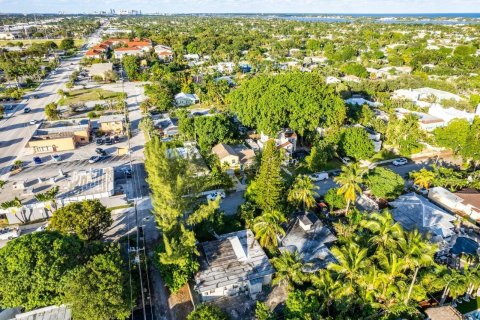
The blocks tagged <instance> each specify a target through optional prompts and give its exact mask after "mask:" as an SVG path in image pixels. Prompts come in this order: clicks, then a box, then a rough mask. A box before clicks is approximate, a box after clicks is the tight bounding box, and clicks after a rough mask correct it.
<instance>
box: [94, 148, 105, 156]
mask: <svg viewBox="0 0 480 320" xmlns="http://www.w3.org/2000/svg"><path fill="white" fill-rule="evenodd" d="M95 152H96V153H97V154H99V155H101V156H106V155H107V153H106V152H105V150H103V149H102V148H97V149H95Z"/></svg>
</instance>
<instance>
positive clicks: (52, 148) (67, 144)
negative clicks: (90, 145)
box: [28, 137, 88, 153]
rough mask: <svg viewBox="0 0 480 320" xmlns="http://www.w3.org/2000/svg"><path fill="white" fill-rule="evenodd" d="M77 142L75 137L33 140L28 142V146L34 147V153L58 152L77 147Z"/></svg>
mask: <svg viewBox="0 0 480 320" xmlns="http://www.w3.org/2000/svg"><path fill="white" fill-rule="evenodd" d="M75 142H76V141H75V137H68V138H59V139H46V140H33V141H29V142H28V147H29V148H32V149H33V152H34V153H48V152H58V151H67V150H73V149H75ZM87 142H88V140H87Z"/></svg>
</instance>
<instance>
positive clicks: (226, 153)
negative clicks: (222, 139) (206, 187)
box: [212, 143, 240, 168]
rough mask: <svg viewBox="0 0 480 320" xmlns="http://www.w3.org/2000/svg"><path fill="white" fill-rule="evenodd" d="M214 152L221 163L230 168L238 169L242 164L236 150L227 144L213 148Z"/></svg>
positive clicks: (220, 144)
mask: <svg viewBox="0 0 480 320" xmlns="http://www.w3.org/2000/svg"><path fill="white" fill-rule="evenodd" d="M212 152H213V153H214V154H215V155H216V156H217V157H218V159H219V160H220V163H221V164H222V165H223V164H228V166H229V167H230V168H235V167H238V166H239V164H240V157H239V156H238V155H237V153H236V152H235V150H233V148H232V147H231V146H229V145H227V144H224V143H219V144H217V145H216V146H214V147H213V149H212Z"/></svg>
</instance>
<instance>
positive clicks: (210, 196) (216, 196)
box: [207, 191, 225, 201]
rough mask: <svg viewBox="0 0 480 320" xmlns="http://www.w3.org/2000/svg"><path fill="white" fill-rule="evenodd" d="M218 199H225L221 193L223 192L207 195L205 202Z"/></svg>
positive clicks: (223, 193)
mask: <svg viewBox="0 0 480 320" xmlns="http://www.w3.org/2000/svg"><path fill="white" fill-rule="evenodd" d="M218 197H220V199H225V192H223V191H218V192H212V193H209V194H208V195H207V200H208V201H214V200H216V199H217V198H218Z"/></svg>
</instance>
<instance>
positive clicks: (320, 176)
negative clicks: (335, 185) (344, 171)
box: [308, 172, 328, 181]
mask: <svg viewBox="0 0 480 320" xmlns="http://www.w3.org/2000/svg"><path fill="white" fill-rule="evenodd" d="M308 177H309V178H310V179H311V180H312V181H322V180H327V179H328V173H327V172H317V173H312V174H310V175H308Z"/></svg>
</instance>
